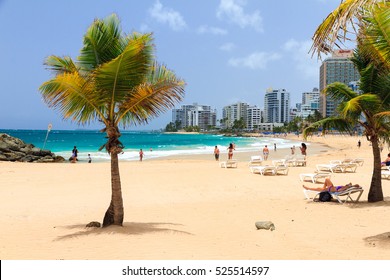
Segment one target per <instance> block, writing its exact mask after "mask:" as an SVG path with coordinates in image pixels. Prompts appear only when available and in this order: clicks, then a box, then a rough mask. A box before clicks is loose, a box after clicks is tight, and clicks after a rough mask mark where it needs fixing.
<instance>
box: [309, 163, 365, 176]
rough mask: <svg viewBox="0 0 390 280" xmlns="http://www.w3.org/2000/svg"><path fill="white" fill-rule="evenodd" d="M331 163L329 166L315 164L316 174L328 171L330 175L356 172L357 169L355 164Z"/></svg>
mask: <svg viewBox="0 0 390 280" xmlns="http://www.w3.org/2000/svg"><path fill="white" fill-rule="evenodd" d="M332 162H333V163H329V164H317V165H316V168H317V171H318V172H321V171H330V172H332V173H335V172H342V173H345V172H356V169H357V166H358V165H357V163H335V161H332Z"/></svg>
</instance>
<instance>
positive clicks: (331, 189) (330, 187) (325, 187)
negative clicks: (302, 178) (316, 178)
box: [303, 178, 359, 192]
mask: <svg viewBox="0 0 390 280" xmlns="http://www.w3.org/2000/svg"><path fill="white" fill-rule="evenodd" d="M351 187H359V185H358V184H356V185H352V183H349V184H346V185H345V186H334V185H333V183H332V181H331V180H330V179H329V178H326V179H325V182H324V185H323V186H322V187H318V188H309V187H306V186H305V185H303V188H304V189H306V190H310V191H319V192H322V191H328V192H342V191H344V190H346V189H349V188H351Z"/></svg>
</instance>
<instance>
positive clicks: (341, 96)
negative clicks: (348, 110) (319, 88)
mask: <svg viewBox="0 0 390 280" xmlns="http://www.w3.org/2000/svg"><path fill="white" fill-rule="evenodd" d="M324 92H325V94H326V95H329V96H330V97H332V98H333V99H335V100H337V101H340V102H345V101H349V100H351V99H352V98H355V97H356V96H357V93H356V92H355V91H353V90H352V89H351V88H350V87H348V86H347V85H346V84H344V83H340V82H334V83H332V84H330V85H328V86H327V87H326V88H325V89H324Z"/></svg>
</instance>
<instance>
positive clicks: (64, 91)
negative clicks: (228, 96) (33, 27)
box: [39, 15, 185, 226]
mask: <svg viewBox="0 0 390 280" xmlns="http://www.w3.org/2000/svg"><path fill="white" fill-rule="evenodd" d="M83 42H84V46H83V48H82V49H81V51H80V55H79V56H78V57H77V60H76V61H73V60H72V59H71V58H70V57H58V56H49V57H48V58H47V59H46V62H45V64H46V65H47V66H48V67H49V69H50V70H52V71H53V72H54V77H53V78H52V79H50V80H49V81H47V82H45V83H43V84H42V85H41V87H40V88H39V90H40V91H41V93H42V96H43V100H44V102H46V103H47V105H48V106H49V107H52V108H55V109H58V110H59V111H60V113H61V114H62V115H63V116H64V118H65V119H71V120H72V121H74V122H76V123H79V124H88V123H90V122H91V121H95V120H97V121H99V122H101V123H102V124H103V126H104V128H103V129H102V132H104V133H106V135H107V143H106V144H105V145H104V146H102V148H101V149H103V148H105V149H106V150H107V152H108V153H109V154H110V156H111V191H112V196H111V202H110V205H109V207H108V209H107V211H106V213H105V216H104V219H103V226H109V225H111V224H114V225H122V224H123V218H124V211H123V199H122V190H121V181H120V176H119V163H118V154H119V153H121V152H122V149H123V145H122V143H121V142H120V141H119V137H120V136H121V134H120V132H119V124H122V125H123V126H124V127H125V126H130V125H139V124H144V123H147V122H148V120H149V119H150V118H152V117H156V116H158V115H160V114H161V113H162V112H165V111H167V110H169V109H170V108H172V107H173V105H174V104H175V103H176V102H178V101H181V100H182V98H183V96H184V86H185V83H184V81H183V80H181V79H179V78H177V77H176V76H175V74H174V73H173V72H172V71H170V70H168V69H167V68H166V67H165V66H162V65H160V64H158V63H157V62H156V61H155V60H154V57H155V56H154V54H153V53H154V47H153V39H152V35H151V34H139V33H133V34H130V35H125V34H123V33H122V31H121V28H120V22H119V19H118V17H117V16H116V15H111V16H109V17H107V18H105V19H103V20H101V19H96V20H95V21H94V22H93V23H92V25H91V26H90V27H89V29H88V30H87V32H86V34H85V35H84V41H83Z"/></svg>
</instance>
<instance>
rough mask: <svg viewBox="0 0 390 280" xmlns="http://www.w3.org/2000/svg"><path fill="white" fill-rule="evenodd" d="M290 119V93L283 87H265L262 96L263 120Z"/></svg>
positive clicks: (281, 120) (279, 120)
mask: <svg viewBox="0 0 390 280" xmlns="http://www.w3.org/2000/svg"><path fill="white" fill-rule="evenodd" d="M289 121H290V93H289V92H287V91H286V90H285V89H277V90H274V89H267V91H266V93H265V96H264V122H265V123H288V122H289Z"/></svg>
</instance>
